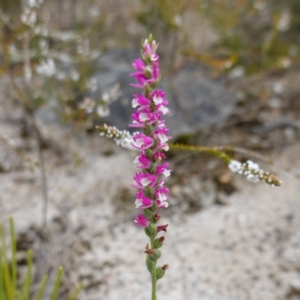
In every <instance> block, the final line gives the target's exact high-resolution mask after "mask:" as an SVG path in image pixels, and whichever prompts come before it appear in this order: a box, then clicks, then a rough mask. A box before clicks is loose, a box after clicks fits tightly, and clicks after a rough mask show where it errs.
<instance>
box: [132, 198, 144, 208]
mask: <svg viewBox="0 0 300 300" xmlns="http://www.w3.org/2000/svg"><path fill="white" fill-rule="evenodd" d="M134 203H135V206H136V208H139V207H140V206H141V205H143V202H142V200H141V199H135V202H134Z"/></svg>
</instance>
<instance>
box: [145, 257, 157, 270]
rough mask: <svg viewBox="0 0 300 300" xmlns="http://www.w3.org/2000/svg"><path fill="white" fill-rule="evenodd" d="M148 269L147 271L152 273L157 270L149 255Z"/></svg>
mask: <svg viewBox="0 0 300 300" xmlns="http://www.w3.org/2000/svg"><path fill="white" fill-rule="evenodd" d="M146 267H147V269H148V271H149V272H150V273H151V272H152V271H153V269H154V268H155V263H154V262H153V261H152V260H151V259H150V257H149V256H148V255H147V258H146Z"/></svg>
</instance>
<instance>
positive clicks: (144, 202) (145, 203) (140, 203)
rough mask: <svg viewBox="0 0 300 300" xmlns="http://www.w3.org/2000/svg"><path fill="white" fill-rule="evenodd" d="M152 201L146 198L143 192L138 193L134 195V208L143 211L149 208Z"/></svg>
mask: <svg viewBox="0 0 300 300" xmlns="http://www.w3.org/2000/svg"><path fill="white" fill-rule="evenodd" d="M152 204H153V201H152V200H151V199H150V198H147V197H146V196H145V194H144V192H143V191H138V192H137V193H136V200H135V205H136V208H140V209H145V208H148V207H151V206H152Z"/></svg>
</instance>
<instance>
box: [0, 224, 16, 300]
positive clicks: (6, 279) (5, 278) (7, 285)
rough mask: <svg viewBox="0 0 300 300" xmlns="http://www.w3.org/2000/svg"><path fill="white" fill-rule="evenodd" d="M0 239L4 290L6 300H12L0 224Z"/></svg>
mask: <svg viewBox="0 0 300 300" xmlns="http://www.w3.org/2000/svg"><path fill="white" fill-rule="evenodd" d="M0 239H1V244H2V247H1V248H2V251H1V252H2V268H3V278H4V286H5V287H4V290H5V291H6V294H7V300H13V287H12V282H11V276H10V272H9V267H8V262H7V252H6V244H5V234H4V228H3V225H2V224H0Z"/></svg>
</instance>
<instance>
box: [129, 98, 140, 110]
mask: <svg viewBox="0 0 300 300" xmlns="http://www.w3.org/2000/svg"><path fill="white" fill-rule="evenodd" d="M131 104H132V107H133V108H136V107H137V106H139V103H138V101H137V99H135V98H134V99H132V102H131Z"/></svg>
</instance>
